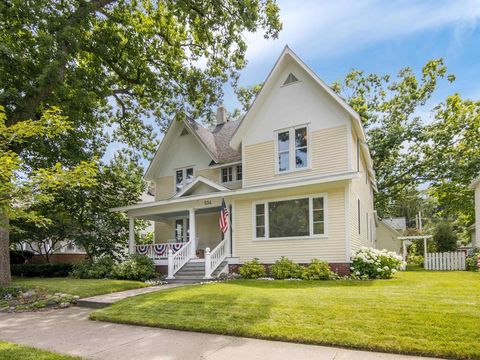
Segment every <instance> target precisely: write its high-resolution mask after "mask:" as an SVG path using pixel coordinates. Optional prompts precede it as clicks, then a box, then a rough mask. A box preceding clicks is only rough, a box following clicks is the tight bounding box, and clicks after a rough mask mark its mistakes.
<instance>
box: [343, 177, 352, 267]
mask: <svg viewBox="0 0 480 360" xmlns="http://www.w3.org/2000/svg"><path fill="white" fill-rule="evenodd" d="M350 189H351V184H350V183H348V185H347V186H345V199H344V205H345V206H344V209H345V261H346V262H347V263H349V262H350V252H351V243H350Z"/></svg>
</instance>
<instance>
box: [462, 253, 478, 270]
mask: <svg viewBox="0 0 480 360" xmlns="http://www.w3.org/2000/svg"><path fill="white" fill-rule="evenodd" d="M465 261H466V265H467V270H468V271H478V270H479V266H478V264H479V262H480V252H477V253H475V254H473V255H470V256H467V258H466V260H465Z"/></svg>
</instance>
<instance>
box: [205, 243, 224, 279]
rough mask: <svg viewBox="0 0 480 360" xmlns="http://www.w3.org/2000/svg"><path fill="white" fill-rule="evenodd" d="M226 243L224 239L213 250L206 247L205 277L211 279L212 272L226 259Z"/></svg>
mask: <svg viewBox="0 0 480 360" xmlns="http://www.w3.org/2000/svg"><path fill="white" fill-rule="evenodd" d="M226 244H227V242H226V241H225V240H223V241H221V242H220V244H218V245H217V246H216V247H215V249H213V250H212V251H210V249H209V248H206V249H205V279H211V278H212V273H213V272H214V271H215V269H216V268H217V267H218V266H219V265H220V264H221V263H222V262H223V260H225V257H226V256H227V254H226V253H227V252H226Z"/></svg>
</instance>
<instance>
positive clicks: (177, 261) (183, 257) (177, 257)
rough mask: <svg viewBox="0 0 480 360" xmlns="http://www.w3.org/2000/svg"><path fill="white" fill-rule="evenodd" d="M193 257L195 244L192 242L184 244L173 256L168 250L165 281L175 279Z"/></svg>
mask: <svg viewBox="0 0 480 360" xmlns="http://www.w3.org/2000/svg"><path fill="white" fill-rule="evenodd" d="M194 256H195V244H194V242H193V241H188V242H186V243H184V245H183V246H182V248H181V249H180V250H178V251H177V252H176V253H175V254H174V253H173V251H172V250H168V276H167V279H175V274H176V273H177V271H178V270H180V268H181V267H182V266H183V265H185V264H186V263H187V262H188V261H189V260H190V259H191V258H193V257H194Z"/></svg>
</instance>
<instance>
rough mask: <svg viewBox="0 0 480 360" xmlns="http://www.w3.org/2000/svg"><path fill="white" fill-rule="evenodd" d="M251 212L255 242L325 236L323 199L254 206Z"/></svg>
mask: <svg viewBox="0 0 480 360" xmlns="http://www.w3.org/2000/svg"><path fill="white" fill-rule="evenodd" d="M254 209H255V216H254V217H255V237H256V238H257V239H267V238H268V239H280V238H294V237H310V236H315V235H325V234H326V227H325V197H324V196H311V197H305V198H297V199H285V200H276V201H269V202H264V203H257V204H255V207H254Z"/></svg>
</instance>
